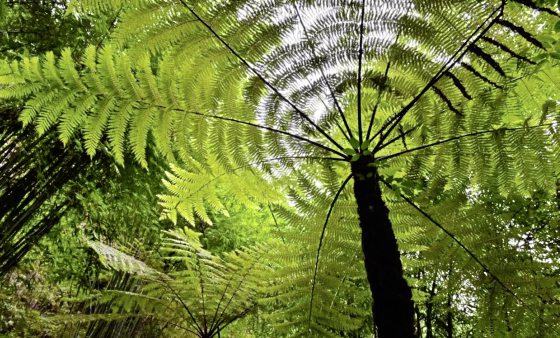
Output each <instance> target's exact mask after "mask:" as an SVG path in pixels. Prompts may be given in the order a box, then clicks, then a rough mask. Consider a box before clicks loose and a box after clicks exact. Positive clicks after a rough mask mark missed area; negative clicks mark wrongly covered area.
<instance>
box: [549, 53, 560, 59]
mask: <svg viewBox="0 0 560 338" xmlns="http://www.w3.org/2000/svg"><path fill="white" fill-rule="evenodd" d="M549 55H550V56H551V57H552V58H553V59H556V60H560V53H558V52H551V53H549Z"/></svg>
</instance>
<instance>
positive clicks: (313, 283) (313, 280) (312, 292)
mask: <svg viewBox="0 0 560 338" xmlns="http://www.w3.org/2000/svg"><path fill="white" fill-rule="evenodd" d="M352 176H353V175H352V174H350V175H348V177H346V179H345V180H344V182H342V185H341V186H340V188H339V189H338V191H337V192H336V194H335V195H334V198H333V200H332V202H331V205H330V207H329V210H328V211H327V217H326V218H325V223H324V224H323V229H322V230H321V237H320V238H319V246H318V247H317V255H316V256H315V269H314V271H313V279H312V281H311V300H310V301H309V316H308V328H309V329H310V328H311V315H312V312H313V299H314V297H315V286H316V284H317V273H318V271H319V257H320V255H321V248H322V247H323V240H324V239H325V232H326V230H327V225H328V224H329V219H330V218H331V214H332V211H333V209H334V206H335V204H336V201H337V200H338V198H339V197H340V194H341V193H342V191H343V190H344V188H345V187H346V184H348V182H349V181H350V179H351V178H352Z"/></svg>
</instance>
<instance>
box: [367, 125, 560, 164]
mask: <svg viewBox="0 0 560 338" xmlns="http://www.w3.org/2000/svg"><path fill="white" fill-rule="evenodd" d="M552 125H553V124H552V123H544V124H539V125H536V126H524V127H518V128H499V129H491V130H483V131H477V132H473V133H469V134H463V135H458V136H453V137H450V138H448V139H445V140H440V141H436V142H433V143H430V144H425V145H423V146H419V147H416V148H411V149H408V150H403V151H400V152H398V153H395V154H391V155H387V156H381V157H379V158H378V159H377V160H378V161H383V160H388V159H390V158H393V157H397V156H400V155H404V154H408V153H412V152H415V151H418V150H422V149H426V148H430V147H434V146H437V145H440V144H444V143H447V142H451V141H455V140H460V139H462V138H466V137H473V136H478V135H483V134H491V133H495V132H501V131H520V130H526V129H533V128H541V127H550V126H552ZM381 149H383V148H381ZM381 149H380V150H381Z"/></svg>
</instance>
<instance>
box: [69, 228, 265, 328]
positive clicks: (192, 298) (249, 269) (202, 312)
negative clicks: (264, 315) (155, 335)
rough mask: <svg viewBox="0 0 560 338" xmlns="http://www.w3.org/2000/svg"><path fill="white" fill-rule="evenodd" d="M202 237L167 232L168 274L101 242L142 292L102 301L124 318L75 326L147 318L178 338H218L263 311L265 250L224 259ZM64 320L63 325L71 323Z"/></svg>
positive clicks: (109, 259) (98, 248)
mask: <svg viewBox="0 0 560 338" xmlns="http://www.w3.org/2000/svg"><path fill="white" fill-rule="evenodd" d="M199 236H200V234H198V233H196V232H194V231H192V230H190V229H188V228H184V229H180V230H173V231H166V232H165V239H164V244H163V248H162V253H163V255H164V257H163V259H164V262H165V264H166V266H167V270H168V272H166V273H164V272H160V271H158V270H157V269H155V268H152V267H150V266H148V265H147V264H146V263H144V262H142V261H140V260H138V259H136V258H134V257H132V256H130V255H128V254H126V253H124V252H122V251H119V250H117V249H115V248H113V247H111V246H108V245H105V244H103V243H100V242H93V241H91V242H89V246H90V247H91V248H92V249H93V250H94V251H95V252H96V253H97V254H98V255H99V258H100V260H101V262H102V263H103V264H104V265H105V266H107V267H108V268H110V269H112V270H116V271H120V272H124V273H127V274H130V275H133V276H134V277H135V279H136V283H137V285H138V288H137V289H138V291H119V290H108V291H105V292H103V293H102V296H101V297H99V299H98V300H99V301H102V302H111V303H112V304H113V305H115V306H118V308H119V309H121V310H123V311H124V313H120V314H105V315H96V316H93V317H88V315H83V316H73V317H74V319H73V320H98V319H104V320H121V319H123V318H126V317H127V316H141V317H147V318H151V319H153V320H156V321H159V322H161V323H162V324H164V325H165V326H166V327H169V328H170V330H172V331H174V332H177V331H178V332H181V331H183V333H184V332H185V331H186V332H189V333H191V334H193V335H196V336H197V337H214V336H216V335H218V334H219V333H220V332H221V331H222V330H223V329H224V328H225V327H227V326H228V325H229V324H231V323H232V322H234V321H235V320H237V319H239V318H242V317H243V316H245V315H247V314H248V313H249V312H251V311H252V310H254V309H255V307H256V306H257V303H256V299H257V294H258V292H259V286H260V284H261V282H262V281H263V280H266V278H265V275H264V274H266V273H268V272H267V270H268V269H267V268H266V266H265V264H263V261H264V260H263V256H264V254H265V252H266V248H265V247H264V246H255V247H253V248H245V249H242V250H237V251H234V252H230V253H226V254H224V255H223V256H221V257H218V256H215V255H213V254H212V253H211V252H209V251H207V250H205V249H204V248H203V247H202V244H201V243H200V240H199ZM71 318H72V317H70V318H63V319H67V320H69V319H71Z"/></svg>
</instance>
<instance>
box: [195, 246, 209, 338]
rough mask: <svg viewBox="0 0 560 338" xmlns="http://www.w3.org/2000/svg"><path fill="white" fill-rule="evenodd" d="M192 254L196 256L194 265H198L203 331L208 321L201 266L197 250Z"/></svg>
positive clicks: (206, 328)
mask: <svg viewBox="0 0 560 338" xmlns="http://www.w3.org/2000/svg"><path fill="white" fill-rule="evenodd" d="M194 256H195V257H196V265H197V267H198V281H199V283H200V300H201V301H202V322H203V324H204V332H207V331H208V322H207V320H206V300H205V298H206V296H205V295H204V278H203V275H202V266H201V264H200V263H201V259H200V256H199V255H198V251H197V252H195V254H194Z"/></svg>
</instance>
